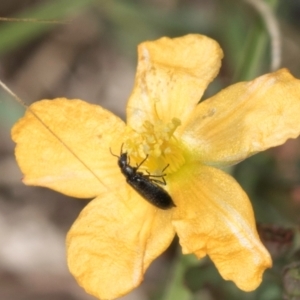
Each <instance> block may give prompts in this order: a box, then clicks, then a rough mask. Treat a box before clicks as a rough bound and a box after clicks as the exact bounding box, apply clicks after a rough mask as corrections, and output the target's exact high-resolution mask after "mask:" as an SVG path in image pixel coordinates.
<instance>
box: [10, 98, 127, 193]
mask: <svg viewBox="0 0 300 300" xmlns="http://www.w3.org/2000/svg"><path fill="white" fill-rule="evenodd" d="M30 109H31V110H27V112H26V114H25V116H24V117H23V118H22V119H20V120H19V121H18V122H17V123H16V124H15V126H14V127H13V129H12V138H13V140H14V141H15V142H16V143H17V146H16V151H15V155H16V158H17V161H18V164H19V166H20V168H21V170H22V172H23V174H24V175H25V177H24V183H25V184H28V185H38V186H43V187H48V188H51V189H53V190H56V191H59V192H61V193H64V194H67V195H70V196H74V197H81V198H90V197H95V196H96V195H100V194H101V193H102V192H106V191H107V185H109V184H114V178H115V176H116V174H119V175H120V170H119V168H118V165H117V161H116V158H115V157H113V156H112V154H111V153H110V150H109V147H110V146H111V144H113V142H112V141H114V143H116V141H117V142H119V143H120V136H121V135H122V134H123V132H124V130H125V125H124V123H123V121H121V120H120V119H119V118H117V117H116V116H114V115H113V114H112V113H110V112H109V111H106V110H104V109H103V108H101V107H100V106H97V105H92V104H88V103H86V102H84V101H81V100H68V99H65V98H59V99H56V100H52V101H50V100H43V101H39V102H36V103H35V104H33V105H32V106H30ZM31 111H33V112H34V113H35V115H37V116H38V117H39V118H40V120H42V121H43V123H44V124H42V123H41V122H40V121H39V120H38V119H37V117H36V116H35V115H33V114H32V112H31ZM59 139H60V140H59ZM118 147H120V146H118ZM118 149H119V148H118Z"/></svg>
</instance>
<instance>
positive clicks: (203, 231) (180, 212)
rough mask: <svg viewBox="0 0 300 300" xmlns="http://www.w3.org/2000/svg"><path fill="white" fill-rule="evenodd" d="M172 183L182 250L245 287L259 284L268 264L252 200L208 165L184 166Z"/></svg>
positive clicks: (249, 288) (269, 261) (171, 187)
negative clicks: (256, 223)
mask: <svg viewBox="0 0 300 300" xmlns="http://www.w3.org/2000/svg"><path fill="white" fill-rule="evenodd" d="M179 176H180V178H177V183H176V185H175V184H173V182H172V181H171V180H169V182H170V184H172V186H170V190H171V191H172V195H174V196H173V198H174V201H175V203H176V205H177V209H176V210H174V215H173V224H174V227H175V229H176V232H177V234H178V236H179V238H180V244H181V245H182V248H183V252H184V253H194V254H195V255H196V256H197V257H198V258H202V257H204V256H205V255H206V254H208V255H209V256H210V258H211V259H212V261H213V262H214V263H215V265H216V267H217V269H218V270H219V272H220V274H221V275H222V277H223V278H224V279H226V280H232V281H234V282H235V284H236V285H237V286H238V287H239V288H240V289H242V290H244V291H251V290H254V289H255V288H257V286H258V285H259V284H260V282H261V280H262V273H263V272H264V270H265V269H266V268H268V267H270V266H271V259H270V255H269V253H268V252H267V251H266V249H265V248H264V246H263V245H262V243H261V241H260V239H259V237H258V234H257V231H256V226H255V220H254V215H253V210H252V207H251V204H250V201H249V199H248V197H247V195H246V194H245V192H244V191H243V190H242V189H241V187H240V186H239V185H238V184H237V182H236V181H235V180H234V179H233V178H232V177H231V176H229V175H227V174H225V173H224V172H223V171H221V170H218V169H215V168H213V167H207V166H200V167H199V165H198V167H195V166H191V165H189V166H185V168H184V169H183V170H182V172H180V175H179Z"/></svg>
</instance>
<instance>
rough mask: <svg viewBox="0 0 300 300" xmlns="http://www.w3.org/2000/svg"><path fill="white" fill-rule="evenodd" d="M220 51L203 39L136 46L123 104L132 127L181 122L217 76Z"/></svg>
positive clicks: (190, 37)
mask: <svg viewBox="0 0 300 300" xmlns="http://www.w3.org/2000/svg"><path fill="white" fill-rule="evenodd" d="M222 57H223V53H222V50H221V48H220V46H219V45H218V43H217V42H216V41H214V40H212V39H210V38H208V37H206V36H203V35H198V34H189V35H186V36H184V37H180V38H174V39H170V38H167V37H163V38H161V39H159V40H156V41H150V42H144V43H142V44H140V45H139V47H138V67H137V74H136V78H135V85H134V89H133V92H132V94H131V96H130V99H129V102H128V105H127V123H128V125H129V126H131V127H132V128H139V126H140V125H141V124H142V123H143V122H144V121H145V120H148V121H150V122H153V121H155V120H157V118H158V117H159V118H160V119H161V120H163V121H166V122H168V121H169V120H171V119H172V118H173V117H177V118H180V119H181V121H185V120H186V119H187V118H188V116H189V114H190V113H191V111H192V110H193V109H194V107H195V105H196V104H197V103H198V102H199V100H200V98H201V96H202V95H203V92H204V91H205V89H206V87H207V86H208V84H209V83H210V82H211V81H212V80H213V79H214V78H215V76H216V75H217V73H218V71H219V68H220V65H221V59H222Z"/></svg>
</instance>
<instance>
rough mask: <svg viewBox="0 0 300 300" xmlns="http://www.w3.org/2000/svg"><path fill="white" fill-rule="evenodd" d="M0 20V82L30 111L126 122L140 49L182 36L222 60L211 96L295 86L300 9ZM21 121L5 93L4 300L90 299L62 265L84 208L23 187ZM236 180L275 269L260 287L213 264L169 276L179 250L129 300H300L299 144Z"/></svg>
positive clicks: (186, 1)
mask: <svg viewBox="0 0 300 300" xmlns="http://www.w3.org/2000/svg"><path fill="white" fill-rule="evenodd" d="M0 17H3V18H17V19H18V20H19V21H12V20H10V21H5V20H2V21H1V20H0V79H1V80H2V81H3V82H4V83H5V84H7V85H8V86H9V87H10V88H11V89H12V90H13V91H14V92H15V93H16V94H17V95H18V96H19V97H20V98H22V99H23V100H24V101H25V102H26V103H27V104H30V103H32V102H34V101H37V100H40V99H44V98H49V99H51V98H55V97H60V96H64V97H67V98H80V99H83V100H86V101H88V102H91V103H98V104H100V105H102V106H104V107H105V108H107V109H109V110H111V111H113V112H114V113H115V114H117V115H119V116H121V117H122V118H124V117H125V106H126V101H127V98H128V96H129V94H130V92H131V89H132V86H133V82H134V75H135V68H136V47H137V44H139V43H140V42H142V41H145V40H149V39H156V38H159V37H161V36H170V37H175V36H180V35H184V34H187V33H201V34H205V35H208V36H210V37H212V38H214V39H216V40H217V41H218V42H219V43H220V45H221V47H222V48H223V50H224V52H225V58H224V60H223V66H222V69H221V72H220V74H219V77H218V78H217V79H216V80H215V81H214V82H213V83H212V84H211V85H210V87H209V89H208V91H207V93H206V95H205V97H209V96H210V95H212V94H214V93H216V92H217V91H219V90H220V89H222V88H224V87H226V86H227V85H229V84H231V83H233V82H237V81H242V80H250V79H253V78H255V77H257V76H259V75H262V74H264V73H267V72H270V71H271V69H272V68H274V69H278V68H279V67H286V68H288V69H290V70H291V72H292V74H293V75H294V76H295V77H298V78H300V59H299V58H300V34H299V33H300V1H299V0H272V1H271V0H269V1H267V0H266V1H262V0H261V1H260V0H251V1H250V0H249V1H242V0H152V1H150V0H139V1H137V0H135V1H133V0H132V1H130V0H127V1H124V0H119V1H114V0H111V1H108V0H106V1H104V0H103V1H102V0H51V1H50V0H49V1H46V0H45V1H42V0H10V1H0ZM24 18H30V19H33V20H28V21H27V22H23V21H21V20H20V19H24ZM37 20H54V22H52V23H45V22H39V21H37ZM191 59H192V58H191ZM270 101H272V99H270ZM24 111H25V109H24V108H23V107H22V106H21V105H20V104H19V103H17V102H16V101H15V100H14V99H13V98H12V97H11V96H10V95H8V94H7V93H6V92H4V91H3V90H0V299H1V300H2V299H3V300H29V299H30V300H88V299H90V300H92V299H95V298H93V297H91V296H88V295H87V294H85V292H84V291H83V290H82V289H81V288H80V287H78V286H77V284H76V282H75V280H74V279H73V278H72V276H71V275H70V274H69V273H68V270H67V267H66V261H65V245H64V239H65V236H66V233H67V231H68V229H69V228H70V226H71V224H72V223H73V221H74V220H75V219H76V217H77V215H78V214H79V212H80V210H81V209H82V208H83V207H84V205H86V203H87V202H86V201H83V200H78V199H72V198H69V197H65V196H63V195H61V194H58V193H56V192H53V191H50V190H47V189H43V188H35V187H27V186H24V185H23V184H22V182H21V178H22V174H21V173H20V171H19V169H18V167H17V165H16V162H15V160H14V144H13V142H12V141H11V138H10V129H11V127H12V125H13V124H14V122H16V120H17V119H18V118H20V117H21V116H22V115H23V113H24ZM231 172H232V174H233V175H234V176H235V177H236V178H237V180H238V181H239V182H240V183H241V185H242V186H243V188H244V189H245V190H246V192H247V193H248V195H249V196H250V198H251V201H252V203H253V206H254V209H255V214H256V216H257V221H258V229H259V232H260V234H261V237H262V239H263V241H264V243H265V244H266V246H267V247H268V248H269V250H270V251H271V253H272V256H273V259H274V267H273V268H272V269H271V270H269V271H267V272H266V274H265V276H264V281H263V284H262V285H261V286H260V288H259V289H258V290H256V291H254V292H252V293H244V292H241V291H239V290H238V289H237V288H236V287H235V285H234V284H232V283H230V282H225V281H224V280H223V279H221V277H220V276H219V274H218V272H217V271H216V269H215V267H214V266H213V264H212V263H211V262H210V261H209V260H208V259H207V260H206V259H204V260H202V261H201V262H195V260H193V259H192V258H190V257H188V258H187V259H186V261H183V262H182V264H183V265H184V266H185V267H184V268H183V267H178V265H175V266H174V261H176V258H177V257H178V252H179V251H178V249H177V241H174V243H173V244H172V245H171V247H170V249H169V250H168V251H167V252H166V253H165V254H164V255H162V256H161V257H160V258H159V259H158V260H157V261H156V262H155V263H154V264H153V265H152V266H151V267H150V269H149V270H148V272H147V274H146V279H145V281H144V283H143V284H142V285H141V286H140V287H139V288H138V289H136V290H135V291H133V292H132V293H131V294H129V295H127V296H126V297H124V298H122V299H127V300H128V299H131V300H135V299H138V300H144V299H145V300H148V299H170V300H171V299H172V300H175V299H180V300H193V299H195V300H196V299H201V300H214V299H228V300H232V299H249V300H251V299H255V300H256V299H259V300H264V299H266V300H275V299H276V300H277V299H300V291H299V286H300V282H299V280H300V278H299V277H300V276H299V270H300V263H299V257H300V252H299V248H300V245H299V240H300V239H299V233H298V231H299V223H300V140H299V139H297V140H290V141H288V142H287V143H286V144H284V145H283V146H281V147H277V148H274V149H271V150H269V151H267V152H264V153H260V154H258V155H256V156H254V157H252V158H250V159H248V160H246V161H244V162H242V163H240V164H239V165H237V166H236V167H234V168H233V169H232V170H231ZM175 277H176V278H175ZM174 286H176V288H174ZM176 289H177V290H176ZM178 290H180V291H181V293H178Z"/></svg>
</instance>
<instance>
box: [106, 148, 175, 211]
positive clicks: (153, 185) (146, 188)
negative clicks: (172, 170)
mask: <svg viewBox="0 0 300 300" xmlns="http://www.w3.org/2000/svg"><path fill="white" fill-rule="evenodd" d="M122 148H123V145H122V147H121V153H120V156H118V155H115V154H113V153H112V152H111V150H110V152H111V154H112V155H113V156H115V157H118V165H119V167H120V169H121V172H122V173H123V175H124V176H125V178H126V182H127V183H128V184H129V185H130V186H131V187H132V188H133V189H134V190H135V191H136V192H138V193H139V194H140V195H141V196H142V197H143V198H144V199H146V200H147V201H148V202H150V203H151V204H153V205H154V206H156V207H158V208H160V209H170V208H172V207H174V206H176V205H175V204H174V202H173V200H172V198H171V196H170V195H169V194H168V193H167V192H166V191H165V190H164V189H163V188H162V187H161V186H159V185H158V184H163V185H166V181H165V178H164V176H165V174H162V175H151V174H148V175H145V174H143V173H142V172H138V169H139V167H140V166H141V165H142V164H143V163H144V162H145V160H146V159H147V158H148V155H147V156H146V158H145V159H144V160H143V161H142V162H141V163H140V164H139V165H137V166H136V167H132V166H130V161H129V157H128V156H127V152H123V151H122ZM167 167H168V166H166V167H165V168H164V169H163V170H162V172H163V171H164V170H165V169H166V168H167ZM153 177H156V178H161V179H162V181H160V180H157V179H153ZM157 183H158V184H157Z"/></svg>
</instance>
